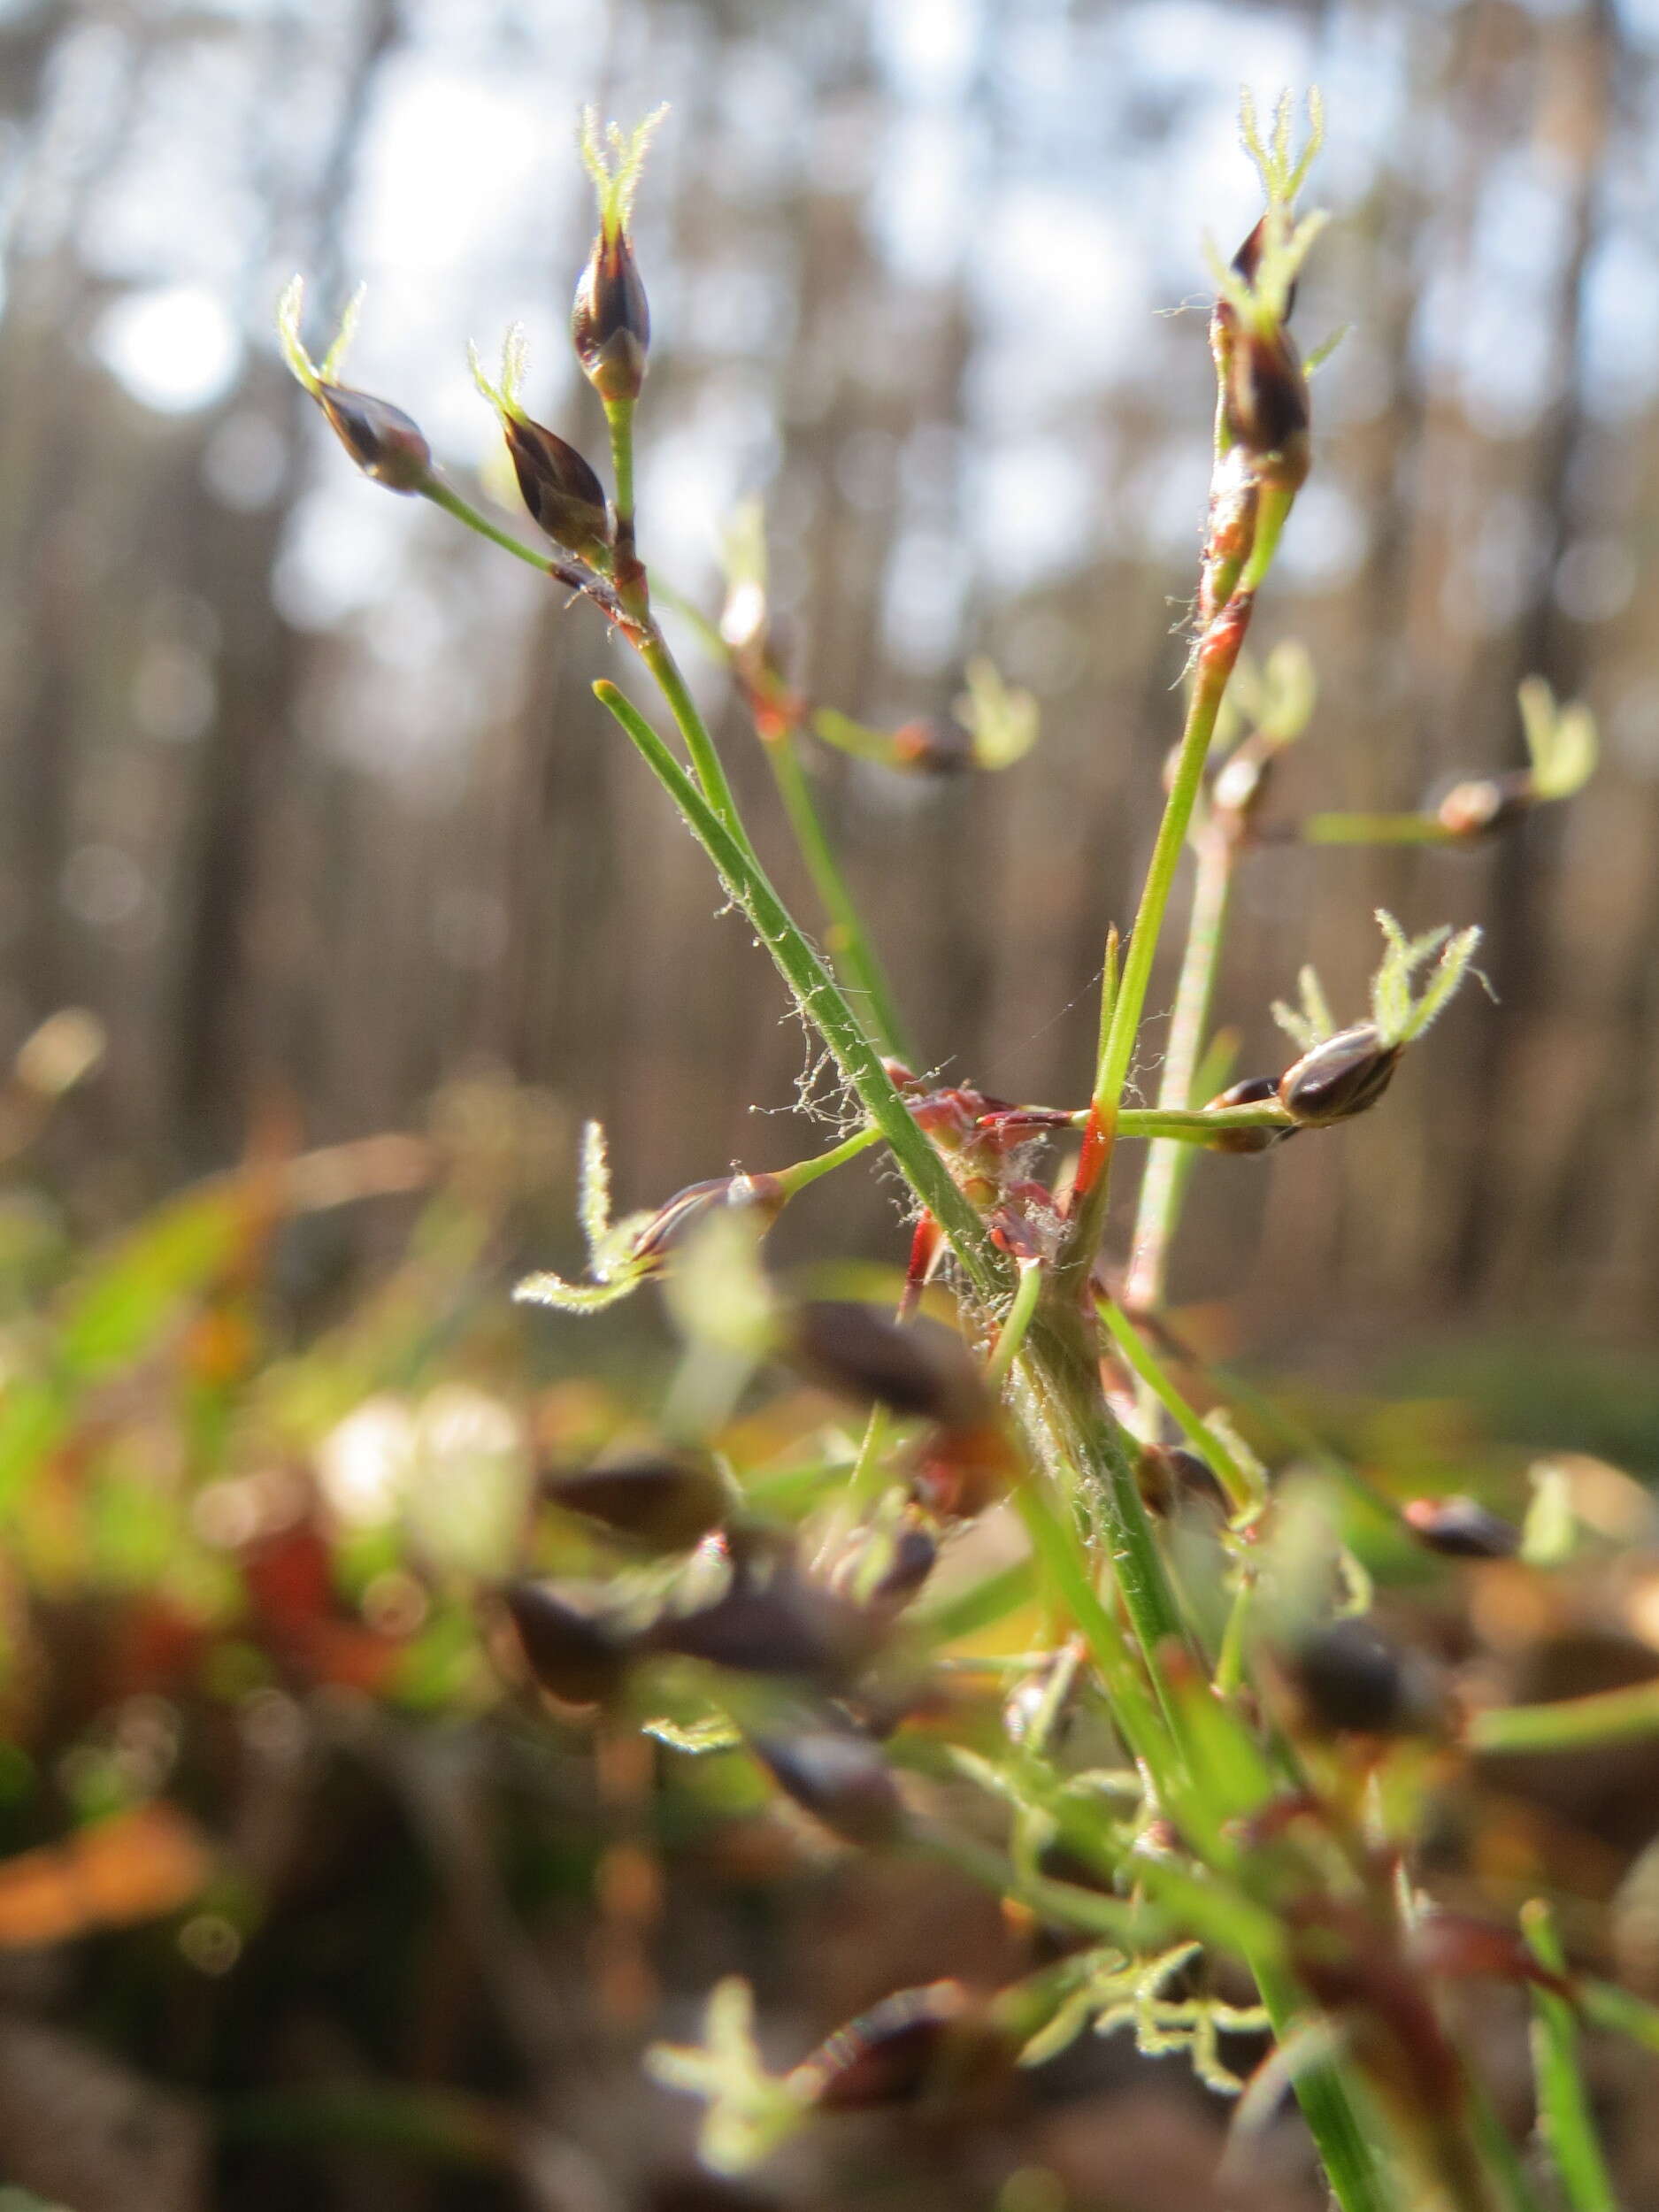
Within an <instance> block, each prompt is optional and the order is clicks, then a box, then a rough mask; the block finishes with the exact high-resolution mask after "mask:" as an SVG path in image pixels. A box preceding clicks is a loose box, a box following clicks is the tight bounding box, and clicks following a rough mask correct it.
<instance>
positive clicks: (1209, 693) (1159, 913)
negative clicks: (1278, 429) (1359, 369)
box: [1094, 488, 1294, 1119]
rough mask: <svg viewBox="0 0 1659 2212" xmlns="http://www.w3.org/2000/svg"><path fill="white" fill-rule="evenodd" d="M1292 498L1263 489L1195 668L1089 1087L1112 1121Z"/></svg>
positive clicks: (1122, 1089) (1126, 1076) (1195, 661)
mask: <svg viewBox="0 0 1659 2212" xmlns="http://www.w3.org/2000/svg"><path fill="white" fill-rule="evenodd" d="M1293 496H1294V495H1292V494H1281V495H1279V496H1278V497H1277V498H1272V499H1270V497H1269V496H1268V493H1267V491H1266V489H1265V488H1264V489H1263V493H1262V496H1261V502H1260V506H1259V509H1258V511H1257V515H1256V535H1255V539H1254V541H1253V543H1252V546H1251V549H1250V557H1249V559H1248V562H1247V563H1246V565H1245V571H1244V574H1243V576H1242V577H1241V578H1240V581H1239V585H1238V587H1237V588H1236V589H1235V591H1234V592H1233V595H1232V597H1231V598H1230V599H1229V600H1228V602H1227V603H1226V605H1225V607H1224V608H1223V609H1222V611H1221V612H1220V613H1219V614H1218V615H1217V617H1216V618H1215V619H1214V621H1213V622H1211V624H1210V627H1209V629H1208V630H1207V631H1206V633H1205V634H1204V637H1203V639H1202V641H1201V643H1200V645H1199V648H1198V652H1197V655H1196V657H1195V659H1194V667H1193V687H1192V694H1191V696H1190V698H1189V699H1188V701H1187V722H1186V726H1185V727H1184V728H1183V730H1182V732H1181V742H1180V749H1179V752H1178V753H1177V754H1176V757H1175V773H1174V775H1173V777H1172V778H1171V783H1170V795H1169V797H1168V799H1167V801H1166V802H1165V803H1164V819H1163V820H1162V821H1161V822H1160V823H1159V825H1158V834H1157V839H1156V842H1155V844H1154V846H1153V848H1152V858H1151V861H1150V862H1149V864H1148V868H1147V879H1146V882H1145V884H1144V886H1143V887H1142V889H1141V903H1140V905H1139V907H1138V908H1137V909H1136V910H1135V923H1134V928H1133V932H1132V933H1131V935H1130V939H1129V949H1128V952H1127V953H1126V955H1125V958H1124V970H1123V979H1122V981H1121V982H1120V984H1119V985H1118V993H1117V997H1116V1001H1115V1003H1114V1005H1113V1007H1112V1017H1111V1026H1110V1032H1109V1034H1108V1037H1107V1043H1106V1050H1105V1052H1104V1053H1103V1055H1102V1064H1101V1070H1100V1075H1099V1079H1098V1080H1097V1081H1096V1084H1095V1087H1094V1095H1095V1100H1096V1102H1098V1103H1099V1105H1100V1106H1101V1109H1102V1112H1103V1113H1105V1114H1108V1115H1110V1117H1111V1118H1114V1119H1115V1118H1116V1117H1117V1113H1118V1107H1119V1105H1120V1103H1121V1102H1122V1099H1123V1091H1124V1085H1125V1083H1126V1082H1127V1081H1128V1079H1129V1065H1130V1062H1131V1060H1132V1059H1133V1055H1134V1048H1135V1040H1136V1038H1137V1036H1138V1035H1139V1034H1140V1030H1141V1015H1142V1013H1143V1012H1144V1011H1145V1009H1146V1001H1147V989H1148V985H1149V984H1150V982H1151V980H1152V963H1153V960H1154V958H1155V956H1156V953H1157V949H1158V939H1159V936H1160V935H1161V933H1162V932H1163V927H1164V914H1165V912H1166V910H1168V907H1169V902H1170V892H1171V887H1173V885H1174V881H1175V871H1176V869H1177V867H1178V866H1179V864H1180V857H1181V851H1182V849H1183V847H1184V846H1185V845H1186V842H1187V828H1188V826H1189V825H1190V823H1191V821H1192V818H1193V808H1194V804H1195V803H1196V802H1197V798H1198V792H1199V787H1200V786H1201V784H1202V781H1203V775H1204V766H1205V764H1206V762H1207V761H1208V760H1209V757H1210V743H1211V741H1212V740H1213V738H1214V737H1215V734H1216V718H1217V715H1218V714H1219V713H1220V711H1221V702H1222V700H1223V698H1224V697H1225V695H1226V689H1227V685H1228V683H1229V682H1230V681H1231V680H1232V677H1233V669H1234V668H1235V666H1236V665H1237V664H1238V658H1239V653H1240V648H1241V647H1242V646H1243V643H1244V638H1245V633H1246V631H1247V630H1248V627H1249V623H1250V614H1251V611H1252V606H1253V602H1254V596H1255V593H1256V588H1257V587H1258V586H1259V584H1260V583H1261V580H1262V579H1263V577H1264V576H1265V575H1266V573H1267V570H1268V567H1269V565H1271V561H1272V557H1273V555H1274V553H1275V551H1276V550H1277V549H1278V544H1279V535H1280V534H1281V532H1282V531H1283V529H1284V526H1285V521H1286V517H1287V516H1288V514H1289V512H1290V501H1291V498H1292V497H1293Z"/></svg>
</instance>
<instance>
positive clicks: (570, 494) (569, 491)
mask: <svg viewBox="0 0 1659 2212" xmlns="http://www.w3.org/2000/svg"><path fill="white" fill-rule="evenodd" d="M501 426H502V430H503V434H504V435H505V437H506V440H507V450H508V452H509V453H510V454H511V456H512V465H513V473H514V474H515V475H516V476H517V477H518V489H519V490H520V491H521V492H522V493H523V495H524V503H525V505H526V507H527V508H528V509H529V510H530V513H531V516H532V518H533V519H534V522H535V525H536V527H537V528H538V529H539V530H541V531H542V532H544V533H545V534H546V535H547V536H548V537H549V538H551V539H552V541H553V542H554V544H555V545H562V546H563V547H564V548H565V551H566V552H567V553H574V554H576V555H577V556H578V557H580V559H582V560H584V561H588V562H589V563H590V564H592V565H594V566H595V567H603V565H604V564H605V563H606V562H607V561H608V560H609V558H610V557H611V518H610V516H609V514H608V513H607V512H606V510H605V488H604V486H603V484H602V483H601V482H600V481H599V479H598V478H597V477H596V476H595V474H594V472H593V470H592V469H591V468H590V467H589V466H588V463H587V462H586V461H585V460H583V458H582V457H581V455H580V453H578V451H577V450H576V449H575V447H574V446H573V445H568V444H566V442H565V440H564V439H563V438H561V437H560V436H559V435H558V434H557V432H555V431H552V430H549V429H547V428H546V427H545V426H544V425H542V424H541V423H539V422H532V421H531V420H530V419H529V418H528V417H527V416H526V415H516V414H512V413H511V412H506V411H503V415H502V419H501Z"/></svg>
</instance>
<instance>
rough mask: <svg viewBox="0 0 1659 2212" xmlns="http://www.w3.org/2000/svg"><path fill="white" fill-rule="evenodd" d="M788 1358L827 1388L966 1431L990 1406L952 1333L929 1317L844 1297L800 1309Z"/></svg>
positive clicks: (964, 1349)
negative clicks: (910, 1316) (899, 1316)
mask: <svg viewBox="0 0 1659 2212" xmlns="http://www.w3.org/2000/svg"><path fill="white" fill-rule="evenodd" d="M788 1356H789V1358H790V1359H791V1360H792V1361H793V1362H794V1363H795V1365H796V1366H797V1367H799V1368H800V1369H801V1370H802V1371H803V1373H804V1374H806V1375H807V1376H809V1377H810V1379H811V1380H812V1381H814V1382H817V1383H821V1384H823V1386H825V1387H826V1389H829V1390H833V1391H836V1392H838V1393H840V1394H841V1395H842V1396H843V1397H849V1398H852V1399H855V1400H856V1401H857V1402H859V1403H861V1404H864V1405H871V1404H874V1405H881V1406H886V1407H887V1409H888V1410H889V1411H890V1412H894V1413H899V1414H904V1415H908V1416H910V1417H912V1418H914V1419H918V1420H923V1421H936V1422H938V1423H940V1424H941V1425H942V1426H944V1427H946V1428H949V1429H972V1428H974V1427H977V1426H978V1425H980V1424H981V1423H983V1422H984V1421H985V1420H986V1419H987V1416H988V1415H989V1413H990V1411H991V1403H992V1402H991V1399H990V1396H989V1394H988V1393H987V1390H986V1386H985V1383H984V1380H983V1379H982V1378H981V1376H980V1373H979V1369H978V1367H977V1366H976V1365H975V1364H974V1361H973V1357H972V1354H971V1353H970V1352H969V1350H968V1348H967V1346H966V1345H965V1344H964V1342H963V1340H962V1339H961V1338H960V1337H959V1336H957V1335H956V1333H955V1332H954V1331H952V1330H950V1329H947V1328H944V1327H942V1326H941V1325H940V1324H939V1323H937V1322H933V1321H926V1320H922V1321H909V1322H898V1321H890V1320H889V1319H888V1318H887V1316H886V1315H885V1314H879V1313H877V1312H876V1311H875V1310H874V1309H873V1308H872V1307H870V1306H863V1305H858V1304H856V1303H855V1302H852V1301H850V1300H841V1299H835V1300H824V1301H822V1302H818V1303H817V1304H812V1305H805V1306H803V1307H802V1308H801V1309H800V1311H799V1312H798V1313H797V1314H796V1316H795V1323H794V1326H793V1328H792V1330H791V1333H790V1343H789V1347H788Z"/></svg>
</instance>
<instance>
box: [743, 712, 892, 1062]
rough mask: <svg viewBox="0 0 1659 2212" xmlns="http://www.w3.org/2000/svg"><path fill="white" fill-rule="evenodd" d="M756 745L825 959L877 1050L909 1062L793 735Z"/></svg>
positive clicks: (888, 992) (883, 977) (882, 974)
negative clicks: (821, 925) (791, 839)
mask: <svg viewBox="0 0 1659 2212" xmlns="http://www.w3.org/2000/svg"><path fill="white" fill-rule="evenodd" d="M761 743H762V749H763V750H764V753H765V756H766V758H767V761H768V763H769V764H770V765H771V768H772V780H773V781H774V782H775V783H776V784H777V787H778V795H779V797H780V799H781V800H782V802H783V810H784V812H785V814H786V815H787V817H788V819H789V826H790V828H791V829H792V830H793V831H794V833H795V843H796V844H797V845H798V846H799V848H800V850H801V857H802V859H803V861H804V863H805V864H806V871H807V873H808V874H809V875H810V877H811V879H812V887H813V889H814V890H815V891H816V892H817V893H818V898H819V900H820V902H821V903H822V905H823V908H824V911H825V913H826V915H827V916H828V918H829V927H828V929H827V930H826V933H825V942H826V946H827V947H828V949H829V955H830V959H831V961H832V963H833V965H834V967H835V968H836V969H837V970H838V971H839V972H840V973H841V975H842V977H843V978H844V979H845V980H846V981H847V983H848V984H849V986H850V987H853V988H854V989H855V990H856V991H857V993H858V994H859V995H860V997H861V998H862V999H863V1002H864V1010H865V1013H866V1016H867V1022H866V1025H867V1027H868V1028H869V1029H870V1030H871V1031H872V1033H873V1035H874V1037H875V1039H876V1041H877V1043H878V1044H879V1045H880V1047H881V1048H882V1050H883V1051H884V1052H886V1053H887V1054H889V1055H890V1056H892V1057H893V1058H895V1059H898V1060H903V1061H906V1062H908V1063H910V1064H914V1061H915V1057H916V1055H915V1052H914V1050H913V1048H912V1047H911V1045H910V1041H909V1039H908V1038H907V1037H906V1035H905V1031H904V1023H903V1019H902V1017H901V1015H900V1013H899V1010H898V1005H897V1002H896V1001H895V998H894V995H893V990H892V987H891V985H890V984H889V983H888V981H887V973H886V971H885V970H884V969H883V967H882V965H881V962H880V959H879V956H878V955H877V953H876V950H875V947H874V946H873V945H872V942H871V941H870V938H869V936H868V934H867V933H866V931H865V929H864V919H863V917H862V916H861V915H860V914H859V911H858V908H857V904H856V902H855V900H854V898H853V895H852V893H851V891H850V890H849V888H848V884H847V879H846V877H845V876H844V875H843V874H842V873H841V863H840V861H839V860H838V859H837V857H836V855H835V849H834V847H833V845H832V844H831V843H830V841H829V837H828V835H827V833H826V830H825V827H824V823H823V819H822V817H821V816H820V815H819V813H818V802H817V800H816V799H815V798H814V797H813V795H812V787H811V784H810V781H809V780H808V778H807V773H806V770H805V768H804V767H803V764H802V760H801V752H800V748H799V747H798V746H797V745H796V743H795V732H794V731H793V730H792V729H788V728H782V729H780V730H779V731H778V732H777V733H776V734H775V735H771V736H764V737H763V738H762V741H761Z"/></svg>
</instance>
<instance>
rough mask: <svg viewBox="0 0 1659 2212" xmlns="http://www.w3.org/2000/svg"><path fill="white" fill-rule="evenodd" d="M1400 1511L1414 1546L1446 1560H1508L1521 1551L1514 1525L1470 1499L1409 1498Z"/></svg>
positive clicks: (1519, 1537)
mask: <svg viewBox="0 0 1659 2212" xmlns="http://www.w3.org/2000/svg"><path fill="white" fill-rule="evenodd" d="M1401 1510H1402V1517H1403V1519H1404V1521H1405V1524H1406V1526H1407V1527H1408V1528H1409V1530H1410V1531H1411V1533H1412V1534H1413V1535H1414V1536H1415V1537H1416V1538H1417V1541H1418V1543H1419V1544H1421V1545H1423V1546H1424V1547H1425V1549H1427V1550H1429V1551H1434V1552H1439V1553H1440V1555H1441V1556H1442V1557H1443V1558H1446V1559H1512V1558H1513V1557H1514V1556H1515V1554H1516V1553H1517V1551H1519V1549H1520V1548H1521V1532H1520V1530H1519V1529H1518V1528H1517V1527H1516V1526H1515V1525H1514V1523H1513V1522H1512V1521H1504V1520H1500V1519H1499V1517H1498V1516H1497V1515H1496V1514H1495V1513H1489V1512H1488V1511H1487V1510H1486V1507H1485V1506H1484V1505H1480V1504H1478V1503H1477V1502H1476V1501H1475V1500H1474V1499H1473V1498H1413V1499H1412V1500H1411V1502H1410V1503H1409V1505H1406V1506H1403V1507H1402V1509H1401Z"/></svg>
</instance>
